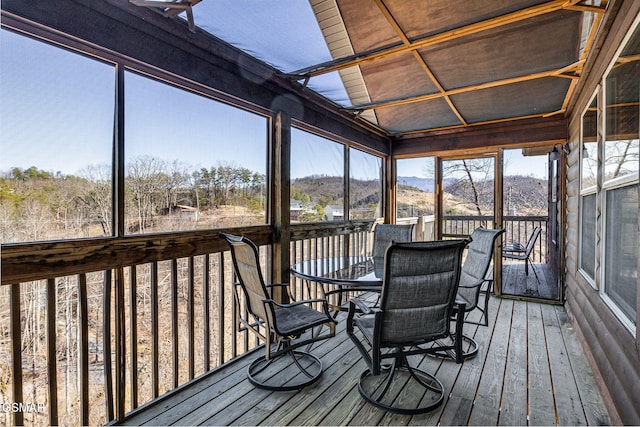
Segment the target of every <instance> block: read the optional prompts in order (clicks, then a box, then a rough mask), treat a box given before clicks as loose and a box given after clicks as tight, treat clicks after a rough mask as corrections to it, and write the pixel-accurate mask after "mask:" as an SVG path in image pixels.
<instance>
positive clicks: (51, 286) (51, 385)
mask: <svg viewBox="0 0 640 427" xmlns="http://www.w3.org/2000/svg"><path fill="white" fill-rule="evenodd" d="M46 316H47V378H48V381H47V385H48V392H49V424H50V425H58V367H57V363H56V361H57V357H56V280H55V279H47V314H46Z"/></svg>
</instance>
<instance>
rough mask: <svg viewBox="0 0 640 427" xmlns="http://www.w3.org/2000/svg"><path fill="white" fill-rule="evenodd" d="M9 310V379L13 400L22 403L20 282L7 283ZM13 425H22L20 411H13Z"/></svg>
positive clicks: (22, 420)
mask: <svg viewBox="0 0 640 427" xmlns="http://www.w3.org/2000/svg"><path fill="white" fill-rule="evenodd" d="M9 286H10V288H9V298H10V299H11V304H10V305H9V312H10V315H11V379H12V384H11V386H12V390H11V391H12V393H13V401H14V402H15V403H24V398H23V396H22V378H23V375H22V328H21V325H20V317H21V316H20V314H21V313H20V284H19V283H15V284H12V285H9ZM13 425H15V426H21V425H24V418H23V416H22V411H13Z"/></svg>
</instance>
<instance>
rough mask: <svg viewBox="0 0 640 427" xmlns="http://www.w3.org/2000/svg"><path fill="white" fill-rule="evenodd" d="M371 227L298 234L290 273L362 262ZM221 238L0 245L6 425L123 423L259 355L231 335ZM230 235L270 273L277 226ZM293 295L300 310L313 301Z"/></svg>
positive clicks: (308, 229) (228, 272) (233, 313)
mask: <svg viewBox="0 0 640 427" xmlns="http://www.w3.org/2000/svg"><path fill="white" fill-rule="evenodd" d="M370 228H371V222H370V221H369V222H367V221H361V222H341V223H329V224H328V223H322V224H296V225H292V226H291V240H292V241H291V246H290V253H291V262H292V263H293V262H296V261H299V260H302V259H309V258H313V257H319V256H333V255H343V254H361V253H366V252H367V251H368V250H369V247H370V233H369V230H370ZM220 231H223V230H216V231H213V230H212V231H198V232H185V233H167V234H154V235H143V236H127V237H122V238H102V239H88V240H75V241H63V242H46V243H33V244H15V245H3V246H2V268H3V270H2V286H1V287H0V295H1V296H2V298H1V299H0V334H1V335H0V339H1V341H0V356H1V357H2V360H4V361H7V362H6V363H3V364H1V365H0V369H1V371H0V383H2V384H3V385H6V387H5V388H4V389H3V390H2V394H1V395H0V398H2V399H3V400H2V401H0V405H2V407H3V408H8V410H6V411H3V412H2V413H0V424H2V425H23V424H26V425H62V424H64V425H79V424H82V425H97V424H104V423H107V422H110V421H113V420H122V419H123V418H125V417H126V414H127V413H129V412H131V411H133V410H135V409H136V408H138V407H139V406H141V405H143V404H144V403H147V402H149V401H151V400H153V399H155V398H157V397H159V396H161V395H163V394H164V393H166V392H168V391H171V390H174V389H176V388H177V387H179V386H181V385H183V384H186V383H188V382H189V381H191V380H192V379H193V378H195V377H197V376H199V375H201V374H203V373H205V372H208V371H210V370H212V369H215V368H216V367H218V366H220V365H222V364H223V363H226V362H228V361H230V360H232V359H233V358H236V357H239V356H241V355H243V354H245V353H247V352H249V351H250V350H252V349H254V348H256V347H257V346H258V345H259V343H258V342H257V341H256V340H255V338H253V337H252V336H249V335H248V334H247V333H246V332H238V330H237V328H236V318H237V316H238V315H239V313H238V312H237V311H238V310H239V308H238V307H237V305H236V304H234V302H233V292H232V287H233V284H232V283H233V273H232V266H231V260H230V256H229V252H228V246H227V244H226V242H224V241H223V240H222V239H221V238H220V237H219V236H218V234H219V232H220ZM224 231H229V232H231V233H236V234H242V235H246V236H247V237H249V238H251V239H252V240H253V241H254V242H256V244H257V245H259V247H260V253H261V258H262V262H263V269H264V271H265V272H267V271H268V268H267V264H268V262H267V260H268V259H269V257H270V252H271V251H270V250H269V248H270V245H271V244H272V243H273V241H272V239H273V231H272V229H271V227H269V226H258V227H245V228H236V229H231V230H224ZM293 284H294V286H293V290H294V291H295V292H296V293H297V294H298V295H295V296H296V298H297V299H300V298H301V297H309V296H310V297H315V296H317V292H318V290H317V289H315V290H310V288H308V287H302V286H300V285H301V284H299V283H295V281H294V283H293ZM303 288H304V289H303ZM305 292H306V293H307V294H305ZM309 292H311V295H309ZM9 361H11V362H10V363H9Z"/></svg>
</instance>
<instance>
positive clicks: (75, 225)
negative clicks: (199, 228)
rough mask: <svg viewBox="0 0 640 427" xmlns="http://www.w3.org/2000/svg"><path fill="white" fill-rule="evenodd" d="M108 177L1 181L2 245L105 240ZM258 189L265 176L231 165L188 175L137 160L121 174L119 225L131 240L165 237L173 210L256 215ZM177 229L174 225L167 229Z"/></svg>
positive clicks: (18, 174) (38, 174)
mask: <svg viewBox="0 0 640 427" xmlns="http://www.w3.org/2000/svg"><path fill="white" fill-rule="evenodd" d="M112 174H113V172H112V168H111V166H110V165H89V166H87V167H85V168H84V169H82V170H81V171H79V172H78V173H77V174H75V175H64V174H62V173H59V172H57V173H53V172H48V171H45V170H42V169H39V168H37V167H36V166H32V167H29V168H24V169H23V168H19V167H14V168H11V169H10V170H8V171H5V172H2V173H0V237H1V241H2V242H4V243H8V242H20V241H38V240H47V239H58V238H60V239H63V238H76V237H91V236H99V235H111V234H112V229H111V228H112V225H111V224H112V220H111V219H112V210H113V209H112V205H113V203H112V182H113V179H112ZM265 185H266V177H265V175H264V174H262V173H259V172H255V171H251V170H250V169H247V168H245V167H242V166H239V165H236V164H234V163H225V162H219V163H218V164H217V165H216V166H211V167H209V168H204V167H203V168H199V169H194V168H193V167H191V166H190V165H188V164H186V163H183V162H180V161H166V160H162V159H159V158H156V157H153V156H140V157H136V158H134V159H132V160H131V161H129V162H128V164H127V168H126V177H125V189H124V190H125V215H126V218H125V221H126V224H127V227H128V229H129V231H131V232H148V231H168V230H165V229H164V227H166V226H167V224H166V223H165V221H164V220H165V219H166V218H168V217H170V216H171V215H170V214H171V213H173V212H174V210H175V208H176V207H177V206H187V207H192V208H195V209H197V210H198V211H206V210H209V209H214V208H218V207H220V206H224V205H234V206H239V207H242V208H244V209H243V212H251V213H253V214H255V215H258V216H259V215H263V214H264V213H263V209H264V206H265V202H264V200H265V197H266V190H265V189H266V187H265ZM176 224H177V225H176ZM180 224H181V222H180V221H174V222H173V224H172V225H171V229H173V230H175V229H176V227H178V228H179V227H180V226H181V225H180ZM188 226H189V227H193V224H188Z"/></svg>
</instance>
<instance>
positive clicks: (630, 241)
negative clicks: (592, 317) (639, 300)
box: [605, 184, 638, 324]
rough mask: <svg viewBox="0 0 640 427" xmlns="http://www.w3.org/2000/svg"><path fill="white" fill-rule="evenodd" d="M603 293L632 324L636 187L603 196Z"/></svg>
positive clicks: (636, 230) (634, 288)
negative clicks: (604, 220) (604, 204)
mask: <svg viewBox="0 0 640 427" xmlns="http://www.w3.org/2000/svg"><path fill="white" fill-rule="evenodd" d="M606 204H607V207H606V215H607V217H606V237H605V240H606V241H605V249H606V251H605V292H606V294H607V295H608V296H609V297H610V298H611V299H612V300H613V302H614V303H615V304H616V305H617V306H618V307H619V308H620V310H622V312H623V313H624V314H625V316H627V318H629V320H630V321H631V322H632V323H634V324H635V321H636V295H637V291H638V185H637V184H634V185H629V186H626V187H622V188H617V189H615V190H609V191H607V193H606Z"/></svg>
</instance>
